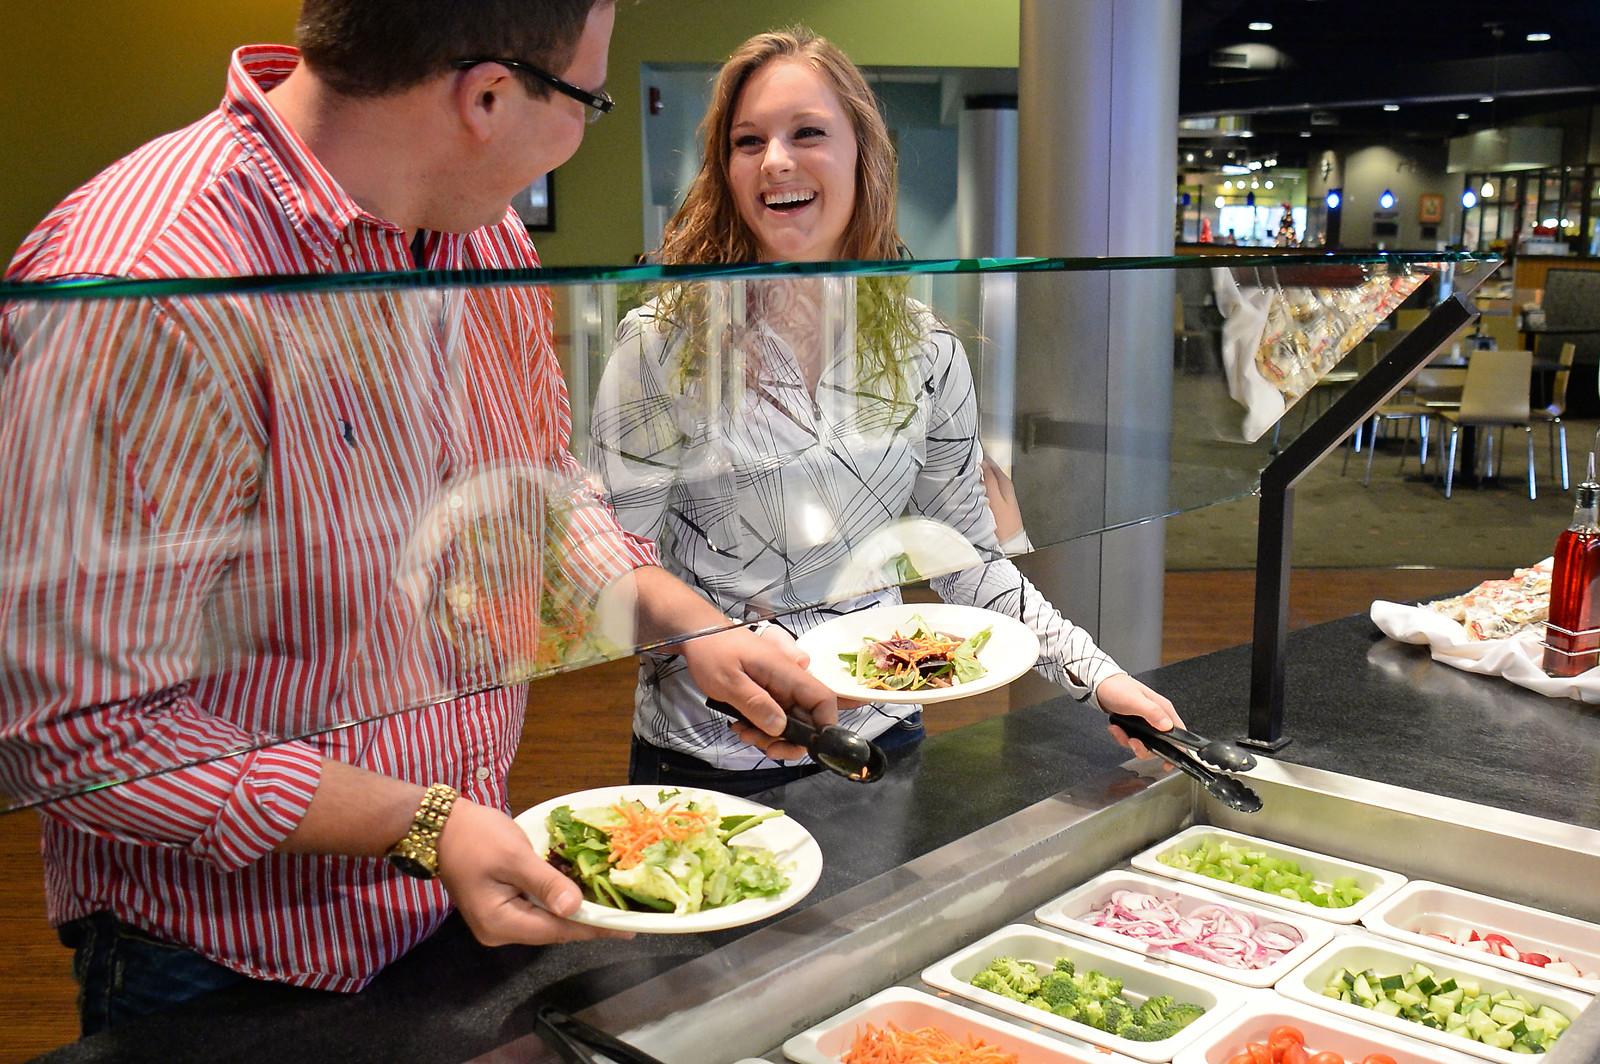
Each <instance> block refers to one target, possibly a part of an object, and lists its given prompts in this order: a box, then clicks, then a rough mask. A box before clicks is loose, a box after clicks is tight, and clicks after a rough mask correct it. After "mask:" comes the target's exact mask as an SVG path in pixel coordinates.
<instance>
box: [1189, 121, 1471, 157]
mask: <svg viewBox="0 0 1600 1064" xmlns="http://www.w3.org/2000/svg"><path fill="white" fill-rule="evenodd" d="M1463 117H1465V116H1463ZM1183 161H1184V162H1186V163H1192V162H1194V152H1189V153H1188V154H1187V155H1185V156H1184V157H1183Z"/></svg>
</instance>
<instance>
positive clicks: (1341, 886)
mask: <svg viewBox="0 0 1600 1064" xmlns="http://www.w3.org/2000/svg"><path fill="white" fill-rule="evenodd" d="M1158 859H1159V860H1160V861H1161V863H1162V864H1164V865H1168V866H1170V867H1172V868H1176V869H1179V870H1180V871H1185V872H1193V873H1195V874H1196V875H1202V876H1207V877H1209V878H1211V879H1218V880H1221V881H1222V882H1224V883H1232V884H1234V885H1235V886H1240V887H1246V888H1248V889H1250V890H1259V891H1261V892H1262V893H1264V894H1276V895H1278V896H1279V897H1283V898H1288V899H1290V900H1291V901H1302V902H1305V903H1306V904H1308V905H1315V906H1317V907H1318V908H1320V909H1343V908H1347V907H1348V906H1351V905H1354V904H1355V903H1356V902H1358V901H1360V900H1361V899H1362V898H1365V897H1366V896H1367V894H1366V891H1364V890H1362V889H1361V888H1360V887H1359V886H1357V885H1356V881H1355V880H1354V879H1352V878H1351V877H1349V876H1340V877H1339V878H1338V879H1335V880H1334V881H1333V883H1331V884H1329V885H1327V886H1323V885H1322V884H1319V883H1317V882H1316V881H1315V880H1314V879H1312V878H1311V877H1310V876H1309V875H1307V874H1306V873H1305V872H1302V871H1301V870H1300V866H1299V865H1298V864H1296V863H1295V862H1294V861H1291V860H1289V859H1288V858H1286V857H1273V856H1272V855H1271V854H1268V853H1263V852H1261V851H1260V850H1249V849H1245V848H1244V847H1241V846H1235V845H1233V844H1232V843H1231V842H1228V841H1227V840H1225V839H1224V840H1220V841H1215V842H1203V843H1201V844H1200V845H1198V846H1196V847H1195V848H1194V849H1192V850H1184V851H1182V852H1179V853H1172V854H1162V855H1161V856H1160V857H1159V858H1158Z"/></svg>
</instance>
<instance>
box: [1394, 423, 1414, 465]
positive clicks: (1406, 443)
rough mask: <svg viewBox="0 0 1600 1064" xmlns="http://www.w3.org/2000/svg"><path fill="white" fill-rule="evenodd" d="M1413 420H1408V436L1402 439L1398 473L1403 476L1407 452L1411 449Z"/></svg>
mask: <svg viewBox="0 0 1600 1064" xmlns="http://www.w3.org/2000/svg"><path fill="white" fill-rule="evenodd" d="M1413 420H1414V419H1413V418H1409V417H1408V418H1406V434H1405V435H1404V436H1401V437H1400V467H1399V469H1398V470H1396V472H1397V473H1398V474H1401V475H1403V474H1404V473H1405V471H1406V452H1407V451H1408V450H1410V449H1411V422H1412V421H1413Z"/></svg>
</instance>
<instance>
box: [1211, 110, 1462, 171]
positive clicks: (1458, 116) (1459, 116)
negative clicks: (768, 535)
mask: <svg viewBox="0 0 1600 1064" xmlns="http://www.w3.org/2000/svg"><path fill="white" fill-rule="evenodd" d="M1456 117H1457V118H1458V119H1460V120H1461V121H1463V122H1465V121H1466V120H1467V119H1469V118H1471V117H1472V116H1471V115H1469V114H1467V112H1465V111H1462V112H1461V113H1460V114H1458V115H1456ZM1189 161H1190V162H1194V159H1193V158H1191V159H1190V160H1189Z"/></svg>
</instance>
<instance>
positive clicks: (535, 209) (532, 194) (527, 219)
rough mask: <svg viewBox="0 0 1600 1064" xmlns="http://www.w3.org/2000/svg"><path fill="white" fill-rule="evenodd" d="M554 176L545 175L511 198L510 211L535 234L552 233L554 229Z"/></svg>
mask: <svg viewBox="0 0 1600 1064" xmlns="http://www.w3.org/2000/svg"><path fill="white" fill-rule="evenodd" d="M554 180H555V179H554V175H552V174H545V175H544V176H543V177H541V178H540V179H539V180H537V181H535V182H534V183H533V184H531V185H529V186H528V187H527V188H525V189H523V190H522V191H521V192H518V193H517V194H516V195H515V196H513V197H511V206H512V209H513V210H515V211H516V212H517V216H518V217H520V218H521V219H522V224H523V225H526V226H527V227H528V228H529V229H530V230H531V231H533V232H536V233H549V232H553V231H554V230H555V227H556V201H555V186H554Z"/></svg>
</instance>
